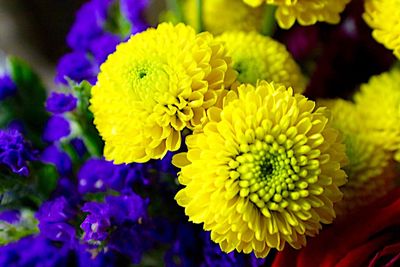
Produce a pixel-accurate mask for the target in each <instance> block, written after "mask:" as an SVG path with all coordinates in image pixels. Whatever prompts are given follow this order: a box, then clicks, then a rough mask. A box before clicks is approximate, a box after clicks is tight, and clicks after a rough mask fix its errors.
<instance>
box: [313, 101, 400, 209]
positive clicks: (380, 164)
mask: <svg viewBox="0 0 400 267" xmlns="http://www.w3.org/2000/svg"><path fill="white" fill-rule="evenodd" d="M318 104H319V105H320V106H326V107H328V108H329V109H330V111H331V113H332V126H333V127H335V128H336V129H338V130H339V131H340V132H341V133H342V136H343V142H344V144H345V145H346V154H347V157H348V159H349V163H348V164H347V165H346V166H345V167H344V168H343V169H344V170H345V172H346V174H347V176H348V182H347V184H345V185H344V186H343V187H342V188H341V190H342V192H343V200H342V201H340V202H338V203H337V204H336V205H335V211H336V212H337V213H338V214H339V215H342V214H345V213H348V212H350V211H351V210H353V209H355V208H358V207H360V206H364V205H367V204H369V203H371V202H372V201H374V200H376V199H378V198H380V197H382V196H383V195H385V194H386V193H388V192H389V191H390V190H391V189H393V188H394V178H395V177H394V176H393V174H394V173H393V168H392V167H393V166H394V165H393V164H389V160H390V155H389V154H388V153H387V152H385V151H384V149H383V148H382V147H381V146H379V145H376V144H375V143H374V142H372V140H371V138H370V136H369V131H368V129H367V127H366V125H365V123H364V121H363V119H362V117H361V116H360V113H359V112H358V110H357V107H356V106H355V104H354V103H352V102H349V101H346V100H342V99H335V100H318Z"/></svg>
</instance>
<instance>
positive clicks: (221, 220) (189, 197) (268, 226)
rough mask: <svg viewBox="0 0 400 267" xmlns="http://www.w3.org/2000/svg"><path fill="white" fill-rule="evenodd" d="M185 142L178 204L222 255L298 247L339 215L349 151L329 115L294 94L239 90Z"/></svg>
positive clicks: (179, 158)
mask: <svg viewBox="0 0 400 267" xmlns="http://www.w3.org/2000/svg"><path fill="white" fill-rule="evenodd" d="M186 143H187V146H188V152H187V153H181V154H178V155H176V156H175V157H174V159H173V163H174V164H175V165H176V166H178V167H181V169H182V170H181V172H180V174H179V182H180V183H181V184H182V185H184V186H185V187H184V188H183V189H181V190H180V191H179V192H178V193H177V195H176V196H175V199H176V200H177V202H178V204H179V205H180V206H183V207H184V208H185V213H186V215H188V216H189V218H190V220H191V221H193V222H195V223H204V229H205V230H207V231H211V239H212V240H213V241H215V242H216V243H219V245H220V247H221V249H222V250H223V251H225V252H230V251H232V250H234V249H236V250H238V251H243V252H245V253H250V252H252V251H254V253H255V255H256V256H257V257H265V256H266V255H267V254H268V252H269V250H270V249H271V248H276V249H278V250H282V249H283V247H284V245H285V243H286V242H287V243H289V244H290V245H291V246H293V247H295V248H299V247H301V246H302V245H305V242H306V240H305V237H306V235H309V236H313V235H315V234H317V233H318V231H319V229H320V228H321V223H330V222H332V220H333V218H334V217H335V212H334V210H333V203H334V202H337V201H339V200H340V199H341V197H342V193H341V192H340V191H339V189H338V186H341V185H343V184H344V183H345V181H346V174H345V172H344V171H343V170H342V169H341V165H342V164H343V163H345V161H346V156H345V152H344V146H343V145H342V144H341V143H339V138H338V133H337V131H336V130H334V129H333V128H331V127H330V126H329V125H328V118H327V117H326V116H325V109H323V108H319V109H315V104H314V102H313V101H311V100H308V99H307V98H305V97H304V96H302V95H299V94H295V95H294V94H293V91H292V89H291V88H289V89H286V88H285V87H284V86H277V87H275V86H274V85H273V84H270V83H267V82H261V83H260V84H258V86H257V87H253V86H252V85H242V86H240V87H239V88H238V93H237V94H236V93H235V92H234V91H231V92H229V93H228V95H227V96H226V98H225V102H224V106H223V108H222V110H219V109H213V110H212V112H210V122H209V123H208V124H207V125H206V126H205V127H204V130H203V132H200V131H198V132H195V133H194V134H193V135H191V136H188V137H187V139H186Z"/></svg>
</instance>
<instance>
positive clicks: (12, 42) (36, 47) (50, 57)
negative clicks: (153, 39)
mask: <svg viewBox="0 0 400 267" xmlns="http://www.w3.org/2000/svg"><path fill="white" fill-rule="evenodd" d="M85 2H86V0H0V53H5V54H11V55H16V56H19V57H21V58H23V59H24V60H26V61H27V62H29V63H30V64H31V66H32V67H34V69H36V70H37V71H38V72H39V74H40V75H41V77H43V79H44V81H45V83H46V85H47V87H52V86H53V77H54V71H55V65H56V63H57V60H58V59H59V58H60V57H61V56H62V55H63V54H65V53H66V52H67V51H68V48H67V45H66V42H65V38H66V35H67V33H68V31H69V28H70V27H71V25H72V23H73V21H74V15H75V12H76V11H77V10H78V9H79V7H80V6H81V5H82V4H83V3H85ZM163 2H164V1H162V0H159V1H153V4H152V6H151V8H150V9H149V16H148V17H149V18H155V17H156V16H154V13H155V14H157V13H158V12H159V10H160V9H161V8H162V7H163ZM150 13H151V14H150ZM152 23H155V21H152Z"/></svg>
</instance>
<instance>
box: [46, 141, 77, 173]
mask: <svg viewBox="0 0 400 267" xmlns="http://www.w3.org/2000/svg"><path fill="white" fill-rule="evenodd" d="M40 159H41V160H42V161H44V162H46V163H52V164H54V165H55V166H56V167H57V171H58V173H59V174H60V175H68V174H70V173H71V171H72V161H71V158H70V157H69V156H68V154H67V153H65V152H62V151H61V150H59V149H58V148H57V146H56V145H51V146H49V147H47V148H46V149H45V150H44V151H43V152H42V155H41V157H40Z"/></svg>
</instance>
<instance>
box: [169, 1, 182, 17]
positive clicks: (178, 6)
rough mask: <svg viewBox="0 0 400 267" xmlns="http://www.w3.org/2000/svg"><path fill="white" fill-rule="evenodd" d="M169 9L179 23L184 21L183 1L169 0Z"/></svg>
mask: <svg viewBox="0 0 400 267" xmlns="http://www.w3.org/2000/svg"><path fill="white" fill-rule="evenodd" d="M167 8H168V9H169V10H171V11H172V12H173V13H174V14H175V16H176V19H177V20H178V21H179V22H183V21H184V18H183V12H182V3H181V0H167Z"/></svg>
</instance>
